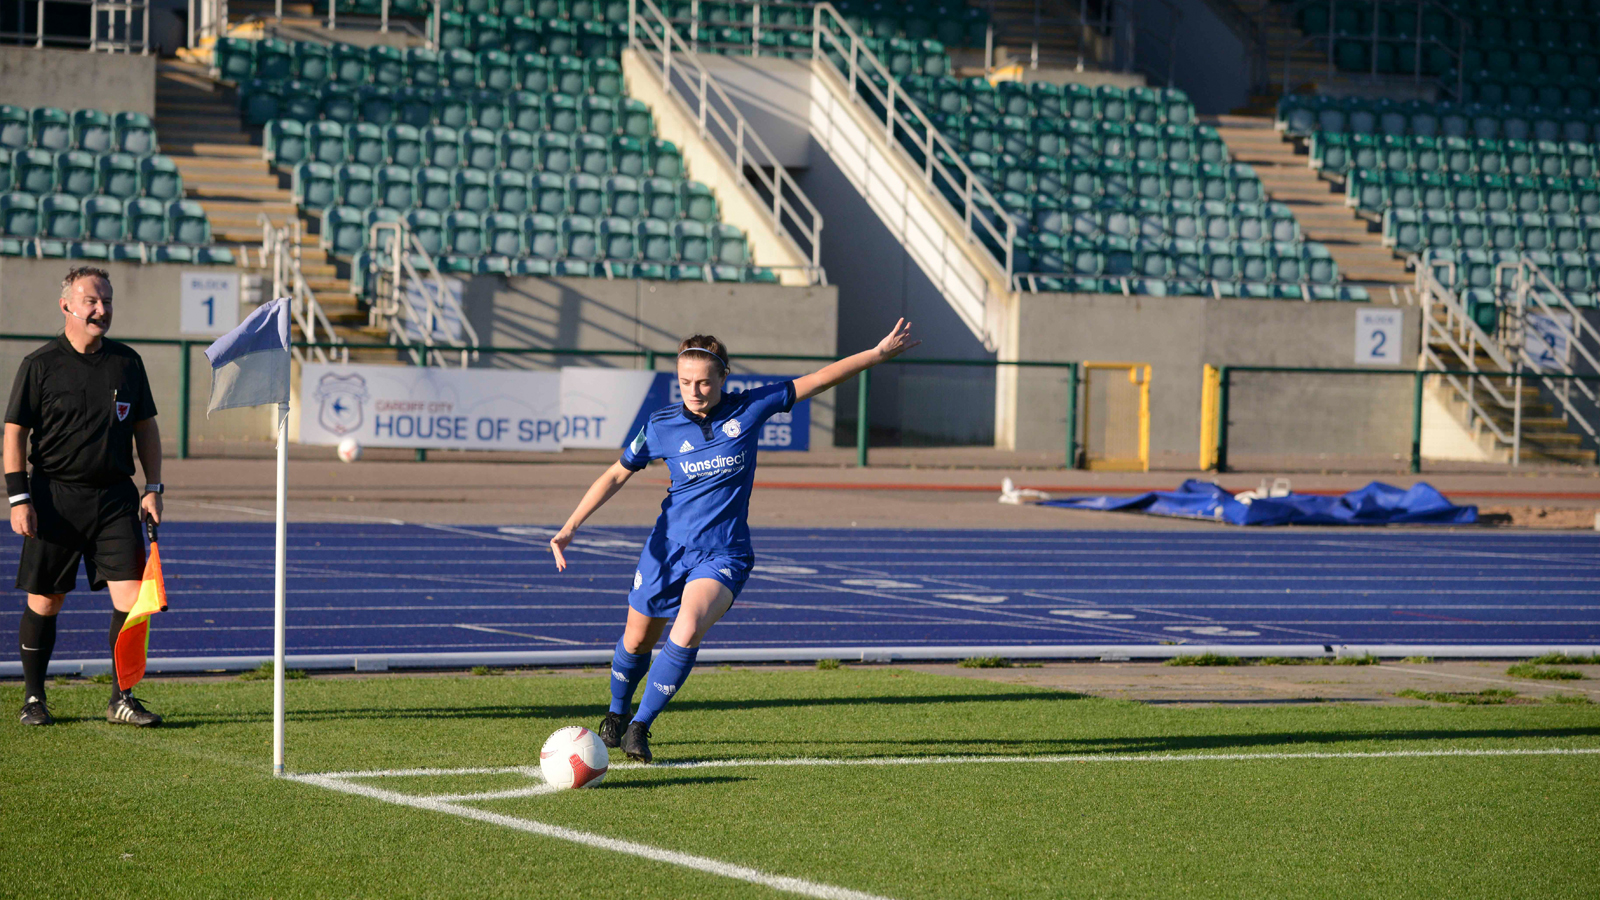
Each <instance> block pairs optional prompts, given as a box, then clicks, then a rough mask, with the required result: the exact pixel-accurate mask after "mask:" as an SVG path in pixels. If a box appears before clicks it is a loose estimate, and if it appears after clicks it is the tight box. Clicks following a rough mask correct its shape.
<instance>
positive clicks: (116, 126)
mask: <svg viewBox="0 0 1600 900" xmlns="http://www.w3.org/2000/svg"><path fill="white" fill-rule="evenodd" d="M112 122H113V129H112V134H113V137H112V145H113V147H114V148H115V149H116V150H117V151H118V152H120V153H131V154H133V155H134V156H148V155H150V154H152V153H157V152H160V149H161V148H160V146H159V145H158V144H157V143H156V128H155V125H154V124H153V123H152V122H151V121H150V117H149V116H147V115H145V114H144V113H136V112H119V113H117V114H116V116H115V117H114V118H113V120H112Z"/></svg>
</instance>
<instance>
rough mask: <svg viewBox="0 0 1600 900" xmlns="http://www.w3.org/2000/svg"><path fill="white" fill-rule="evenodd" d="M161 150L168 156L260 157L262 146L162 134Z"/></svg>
mask: <svg viewBox="0 0 1600 900" xmlns="http://www.w3.org/2000/svg"><path fill="white" fill-rule="evenodd" d="M160 137H161V152H163V153H166V154H167V155H168V156H196V157H213V158H218V157H233V158H236V159H260V158H261V148H260V147H257V146H255V145H254V144H248V143H238V142H232V141H229V142H215V141H211V140H209V139H207V140H190V139H183V140H177V139H173V138H169V137H168V136H167V135H165V134H162V135H160Z"/></svg>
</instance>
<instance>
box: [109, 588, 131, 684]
mask: <svg viewBox="0 0 1600 900" xmlns="http://www.w3.org/2000/svg"><path fill="white" fill-rule="evenodd" d="M127 621H128V614H127V613H125V612H123V611H122V610H120V609H113V610H111V701H112V702H113V703H115V702H116V699H117V698H118V697H121V696H122V688H121V687H120V686H119V685H118V684H117V635H119V634H121V633H122V626H123V624H124V623H126V622H127Z"/></svg>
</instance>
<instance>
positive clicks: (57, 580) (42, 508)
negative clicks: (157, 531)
mask: <svg viewBox="0 0 1600 900" xmlns="http://www.w3.org/2000/svg"><path fill="white" fill-rule="evenodd" d="M29 490H30V492H31V493H32V494H33V509H34V512H35V513H36V515H37V516H38V520H39V524H38V535H39V536H38V537H30V538H23V540H22V559H21V561H20V562H19V563H18V565H17V588H18V589H20V590H24V591H27V592H28V593H30V594H65V593H66V592H68V591H70V590H72V589H73V587H75V586H76V585H77V582H78V561H79V560H82V561H83V564H84V571H85V573H86V574H87V575H88V576H89V589H90V590H93V591H98V590H101V589H102V588H104V587H105V586H106V582H108V581H138V580H139V579H141V578H143V577H144V553H145V550H144V537H143V535H141V534H140V533H139V489H138V488H136V487H134V486H133V482H132V481H131V480H125V481H123V482H122V483H120V484H115V485H112V486H110V487H90V486H88V485H81V484H62V483H60V482H55V481H45V480H43V479H38V478H35V479H33V483H32V484H31V485H30V486H29Z"/></svg>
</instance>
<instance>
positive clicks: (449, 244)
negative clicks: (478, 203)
mask: <svg viewBox="0 0 1600 900" xmlns="http://www.w3.org/2000/svg"><path fill="white" fill-rule="evenodd" d="M486 246H487V244H486V243H485V238H484V233H483V217H482V216H480V215H478V214H477V213H475V212H472V211H470V210H464V209H458V210H454V211H453V212H450V213H448V214H446V215H445V217H444V253H445V255H446V256H466V257H475V256H481V255H482V254H483V253H484V250H485V248H486Z"/></svg>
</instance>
